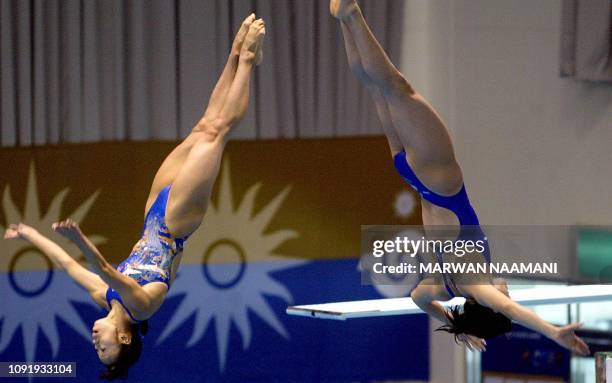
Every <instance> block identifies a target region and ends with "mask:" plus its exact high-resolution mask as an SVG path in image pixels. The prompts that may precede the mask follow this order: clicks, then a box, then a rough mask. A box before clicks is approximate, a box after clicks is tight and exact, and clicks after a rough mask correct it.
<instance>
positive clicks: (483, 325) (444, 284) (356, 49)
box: [330, 0, 589, 355]
mask: <svg viewBox="0 0 612 383" xmlns="http://www.w3.org/2000/svg"><path fill="white" fill-rule="evenodd" d="M330 12H331V14H332V16H334V17H335V18H337V19H338V20H339V24H340V27H341V28H342V34H343V36H344V45H345V48H346V53H347V57H348V61H349V65H350V67H351V70H352V71H353V73H354V74H355V75H356V77H357V78H358V79H359V80H360V81H361V83H362V84H363V85H364V86H365V87H366V88H367V89H368V90H369V92H370V94H371V95H372V98H373V99H374V101H375V104H376V109H377V112H378V116H379V118H380V120H381V123H382V128H383V131H384V133H385V135H386V136H387V140H388V142H389V146H390V149H391V154H392V156H393V159H394V163H395V167H396V169H397V171H398V172H399V174H400V176H402V178H403V179H404V180H405V181H406V182H408V183H409V184H410V185H412V187H413V188H414V189H416V191H417V192H418V193H419V194H420V196H421V206H422V217H423V224H424V225H425V228H426V229H427V227H430V228H432V227H434V226H439V225H443V226H451V227H452V226H456V227H458V228H459V237H462V236H466V235H468V236H470V237H471V238H474V239H481V240H484V241H485V243H486V237H485V236H484V233H483V232H482V230H481V229H480V226H479V225H480V223H479V221H478V217H477V215H476V212H475V210H474V208H473V207H472V204H471V203H470V200H469V198H468V194H467V191H466V188H465V185H464V184H463V176H462V173H461V168H460V166H459V164H458V162H457V159H456V158H455V153H454V149H453V145H452V142H451V139H450V136H449V134H448V131H447V129H446V126H445V125H444V123H443V121H442V119H441V118H440V117H439V115H438V114H437V113H436V111H435V110H434V109H433V108H432V107H431V106H430V105H429V103H428V102H427V101H426V100H425V99H424V98H423V97H422V96H421V95H420V94H419V93H417V92H416V91H415V90H414V89H413V88H412V86H411V84H410V83H409V82H408V81H407V80H406V79H405V78H404V77H403V75H402V74H401V73H400V72H399V71H398V70H397V68H396V67H395V66H394V65H393V63H392V62H391V61H390V60H389V57H388V56H387V55H386V53H385V51H384V50H383V49H382V48H381V46H380V44H379V43H378V41H377V40H376V38H375V37H374V35H373V34H372V31H371V30H370V28H369V27H368V25H367V23H366V21H365V19H364V17H363V14H362V12H361V9H360V8H359V5H358V3H357V1H356V0H330ZM482 256H483V257H484V259H485V261H489V250H488V243H487V246H486V247H485V251H484V252H483V253H482ZM411 296H412V298H413V300H414V302H415V303H416V304H417V305H419V307H420V308H421V309H423V311H425V312H426V313H428V314H429V315H431V316H432V317H434V318H436V319H438V320H439V321H441V322H442V323H443V326H442V327H441V329H442V330H446V331H448V332H451V333H453V334H455V339H456V340H457V341H460V342H462V343H464V344H465V345H466V346H467V347H468V348H470V349H477V350H481V351H482V350H484V349H485V345H486V342H485V341H484V338H490V337H494V336H497V335H499V334H502V333H504V332H507V331H509V330H510V328H511V321H516V322H518V323H520V324H522V325H524V326H526V327H529V328H531V329H533V330H535V331H538V332H540V333H542V334H544V335H546V336H547V337H549V338H550V339H553V340H554V341H556V342H557V343H559V344H560V345H562V346H564V347H566V348H568V349H570V350H572V351H574V352H576V353H578V354H582V355H584V354H587V353H588V352H589V349H588V347H587V345H586V344H585V343H584V342H583V341H582V340H581V339H580V338H578V337H577V336H576V334H575V332H574V330H575V329H577V328H578V327H580V324H577V323H573V324H570V325H567V326H564V327H557V326H554V325H552V324H550V323H548V322H546V321H544V320H542V319H541V318H540V317H538V316H537V315H536V314H535V313H534V312H533V311H531V310H529V309H526V308H524V307H522V306H520V305H519V304H517V303H516V302H514V301H512V300H511V299H510V298H509V296H508V291H507V287H506V285H505V283H504V282H503V281H496V280H487V281H483V283H480V282H479V283H478V284H474V283H472V284H467V283H466V284H462V283H461V280H458V279H456V278H454V277H453V276H452V275H443V276H437V277H433V278H432V279H429V280H424V281H422V282H421V283H420V284H419V285H418V286H417V287H416V288H415V289H414V290H413V292H412V294H411ZM454 296H462V297H465V298H466V303H465V305H464V306H463V308H458V307H455V308H453V309H451V310H446V309H444V308H443V306H442V305H441V304H440V303H439V302H438V301H446V300H449V299H451V298H453V297H454Z"/></svg>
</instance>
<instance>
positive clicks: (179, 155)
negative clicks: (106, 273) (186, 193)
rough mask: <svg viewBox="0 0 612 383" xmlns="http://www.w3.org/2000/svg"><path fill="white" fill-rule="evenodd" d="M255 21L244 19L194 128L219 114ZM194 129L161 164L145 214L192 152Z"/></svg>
mask: <svg viewBox="0 0 612 383" xmlns="http://www.w3.org/2000/svg"><path fill="white" fill-rule="evenodd" d="M254 20H255V15H254V14H251V15H249V16H248V17H247V18H245V19H244V21H243V22H242V25H241V26H240V29H239V30H238V33H236V37H235V38H234V42H233V44H232V49H231V52H230V54H229V57H228V59H227V62H226V64H225V67H224V69H223V72H222V73H221V76H220V77H219V80H217V83H216V85H215V88H214V89H213V91H212V94H211V96H210V99H209V101H208V106H207V108H206V111H205V112H204V114H203V115H202V117H201V118H200V121H199V122H198V124H197V125H196V127H195V128H194V130H193V131H196V132H197V131H198V130H201V127H202V126H203V125H205V124H207V121H208V120H212V119H213V118H214V116H216V115H218V114H219V111H220V109H221V108H222V107H223V103H224V101H225V98H226V97H227V93H228V91H229V89H230V86H231V85H232V82H233V80H234V76H235V75H236V70H237V69H238V60H239V56H240V50H241V49H242V44H243V42H244V38H245V36H246V34H247V32H248V30H249V26H250V25H251V23H252V22H253V21H254ZM193 131H192V132H191V133H190V134H189V135H188V136H187V137H186V138H185V139H184V140H183V142H181V143H180V144H179V145H178V146H177V147H176V148H174V150H173V151H172V152H171V153H170V154H169V155H168V156H167V157H166V159H165V160H164V162H163V163H162V164H161V166H160V167H159V169H158V171H157V173H156V174H155V178H154V179H153V184H152V186H151V190H150V192H149V197H148V199H147V204H146V207H145V214H146V212H147V211H149V208H150V207H151V205H152V204H153V202H155V199H156V198H157V195H158V194H159V192H160V191H161V189H163V188H164V187H166V186H167V185H170V184H172V183H173V181H174V179H175V178H176V176H177V174H178V172H179V170H180V169H181V167H182V166H183V163H184V162H185V160H186V158H187V155H188V154H189V151H190V150H191V148H192V147H193V144H194V143H195V141H196V140H197V138H196V136H194V134H193Z"/></svg>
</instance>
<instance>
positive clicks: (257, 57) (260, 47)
mask: <svg viewBox="0 0 612 383" xmlns="http://www.w3.org/2000/svg"><path fill="white" fill-rule="evenodd" d="M263 34H264V36H263V37H262V38H261V39H260V40H259V43H258V44H257V51H256V52H255V65H259V64H261V62H262V61H263V45H264V40H265V35H266V27H265V25H264V29H263Z"/></svg>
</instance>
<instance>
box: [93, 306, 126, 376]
mask: <svg viewBox="0 0 612 383" xmlns="http://www.w3.org/2000/svg"><path fill="white" fill-rule="evenodd" d="M91 339H92V342H93V345H94V348H95V350H96V353H97V354H98V358H100V361H101V362H102V363H104V364H106V365H109V364H112V363H114V362H115V361H116V360H117V357H118V356H119V351H121V343H120V341H119V336H118V333H117V326H115V325H114V324H113V323H112V322H111V321H110V320H109V319H108V318H106V317H105V318H100V319H98V320H97V321H95V322H94V325H93V327H92V329H91Z"/></svg>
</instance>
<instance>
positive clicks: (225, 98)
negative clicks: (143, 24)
mask: <svg viewBox="0 0 612 383" xmlns="http://www.w3.org/2000/svg"><path fill="white" fill-rule="evenodd" d="M264 36H265V24H264V22H263V20H261V19H257V20H256V19H255V15H254V14H252V15H250V16H248V17H247V18H246V19H245V20H244V21H243V23H242V25H241V27H240V29H239V31H238V33H237V35H236V38H235V39H234V42H233V45H232V49H231V53H230V55H229V58H228V61H227V64H226V66H225V68H224V70H223V73H222V74H221V77H220V78H219V80H218V82H217V84H216V86H215V88H214V90H213V92H212V94H211V96H210V99H209V102H208V106H207V108H206V111H205V113H204V115H203V116H202V118H201V119H200V120H199V121H198V123H197V124H196V126H195V127H194V128H193V130H192V131H191V133H190V134H189V135H188V136H187V137H186V138H185V139H184V140H183V141H182V142H181V143H180V144H179V145H178V146H177V147H176V148H175V149H174V150H173V151H172V152H171V153H170V154H169V155H168V157H166V159H165V160H164V162H163V163H162V165H161V167H160V168H159V170H158V172H157V174H156V175H155V179H154V180H153V185H152V187H151V191H150V193H149V198H148V201H147V204H146V207H145V222H144V227H143V230H142V234H141V238H140V240H139V241H138V242H137V243H136V245H135V246H134V248H133V250H132V252H131V254H130V255H129V257H128V258H127V259H125V260H124V261H123V262H121V263H120V264H119V265H118V266H117V268H114V267H112V265H110V264H109V263H108V262H107V261H106V259H105V258H104V256H102V254H101V253H100V251H99V250H98V249H97V248H96V247H95V246H94V245H93V243H92V242H91V241H90V240H89V239H88V238H87V237H86V236H85V235H83V233H82V232H81V230H80V228H79V227H78V226H77V224H76V223H75V222H74V221H72V220H70V219H69V220H66V221H63V222H59V223H56V224H54V225H53V229H54V230H55V231H56V232H58V233H60V234H62V235H63V236H65V237H67V238H68V239H70V240H71V241H73V242H74V243H75V244H76V245H77V246H78V247H79V248H80V250H81V251H82V252H83V254H84V255H85V257H86V258H87V260H88V262H89V264H90V266H91V269H92V271H89V270H87V269H86V268H84V267H83V266H81V265H80V264H79V263H78V262H76V261H75V260H74V259H73V258H72V257H70V255H68V254H67V253H66V252H65V251H64V250H63V249H62V248H61V247H59V246H58V245H57V244H56V243H54V242H53V241H51V240H49V239H48V238H46V237H44V236H43V235H41V234H40V233H38V232H37V231H36V230H35V229H34V228H32V227H30V226H27V225H25V224H12V225H9V228H8V229H7V231H6V233H5V238H7V239H23V240H26V241H29V242H30V243H32V244H33V245H34V246H36V247H38V248H39V249H40V250H41V251H42V252H44V253H45V254H46V255H47V256H49V258H50V259H52V260H53V261H54V262H55V263H56V264H57V266H58V267H60V268H61V269H63V270H64V271H66V273H67V274H68V275H69V276H70V277H71V278H72V279H74V280H75V281H76V282H77V283H78V284H80V285H81V286H82V287H84V288H85V289H86V290H87V291H88V292H89V294H90V295H91V297H92V298H93V300H94V301H95V302H96V303H98V304H99V305H100V306H101V307H103V308H104V309H106V310H108V314H107V315H106V316H105V317H103V318H101V319H99V320H97V321H96V322H95V323H94V325H93V328H92V343H93V346H94V348H95V351H96V353H97V354H98V357H99V359H100V361H102V362H103V363H104V364H105V365H106V366H107V370H106V371H105V373H104V374H103V376H102V377H103V378H106V379H109V380H110V379H114V378H118V377H123V376H126V375H127V370H128V368H129V367H130V366H131V365H132V364H134V363H135V362H136V360H137V359H138V357H139V355H140V352H141V348H142V342H141V335H143V334H144V333H146V331H147V319H149V318H150V317H151V316H152V315H153V314H154V313H155V312H156V311H157V310H158V309H159V307H160V306H161V305H162V303H163V302H164V299H165V297H166V293H167V292H168V289H169V288H170V287H171V285H172V281H173V279H174V276H175V274H176V270H177V268H178V265H179V263H180V258H181V252H182V250H183V245H184V243H185V240H187V238H188V237H189V235H190V234H191V233H193V231H195V230H196V229H197V228H198V226H199V225H200V224H201V222H202V219H203V218H204V214H205V213H206V208H207V204H208V200H209V198H210V194H211V191H212V188H213V185H214V183H215V179H216V178H217V174H218V172H219V168H220V163H221V157H222V155H223V149H224V148H225V144H226V142H227V140H228V133H229V131H230V130H231V128H232V127H233V126H235V125H236V124H237V123H238V122H239V121H240V120H241V119H242V118H243V117H244V115H245V114H246V111H247V107H248V102H249V86H250V80H251V76H252V72H253V68H254V67H255V66H256V65H258V64H259V63H260V62H261V59H262V47H263V39H264Z"/></svg>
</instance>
